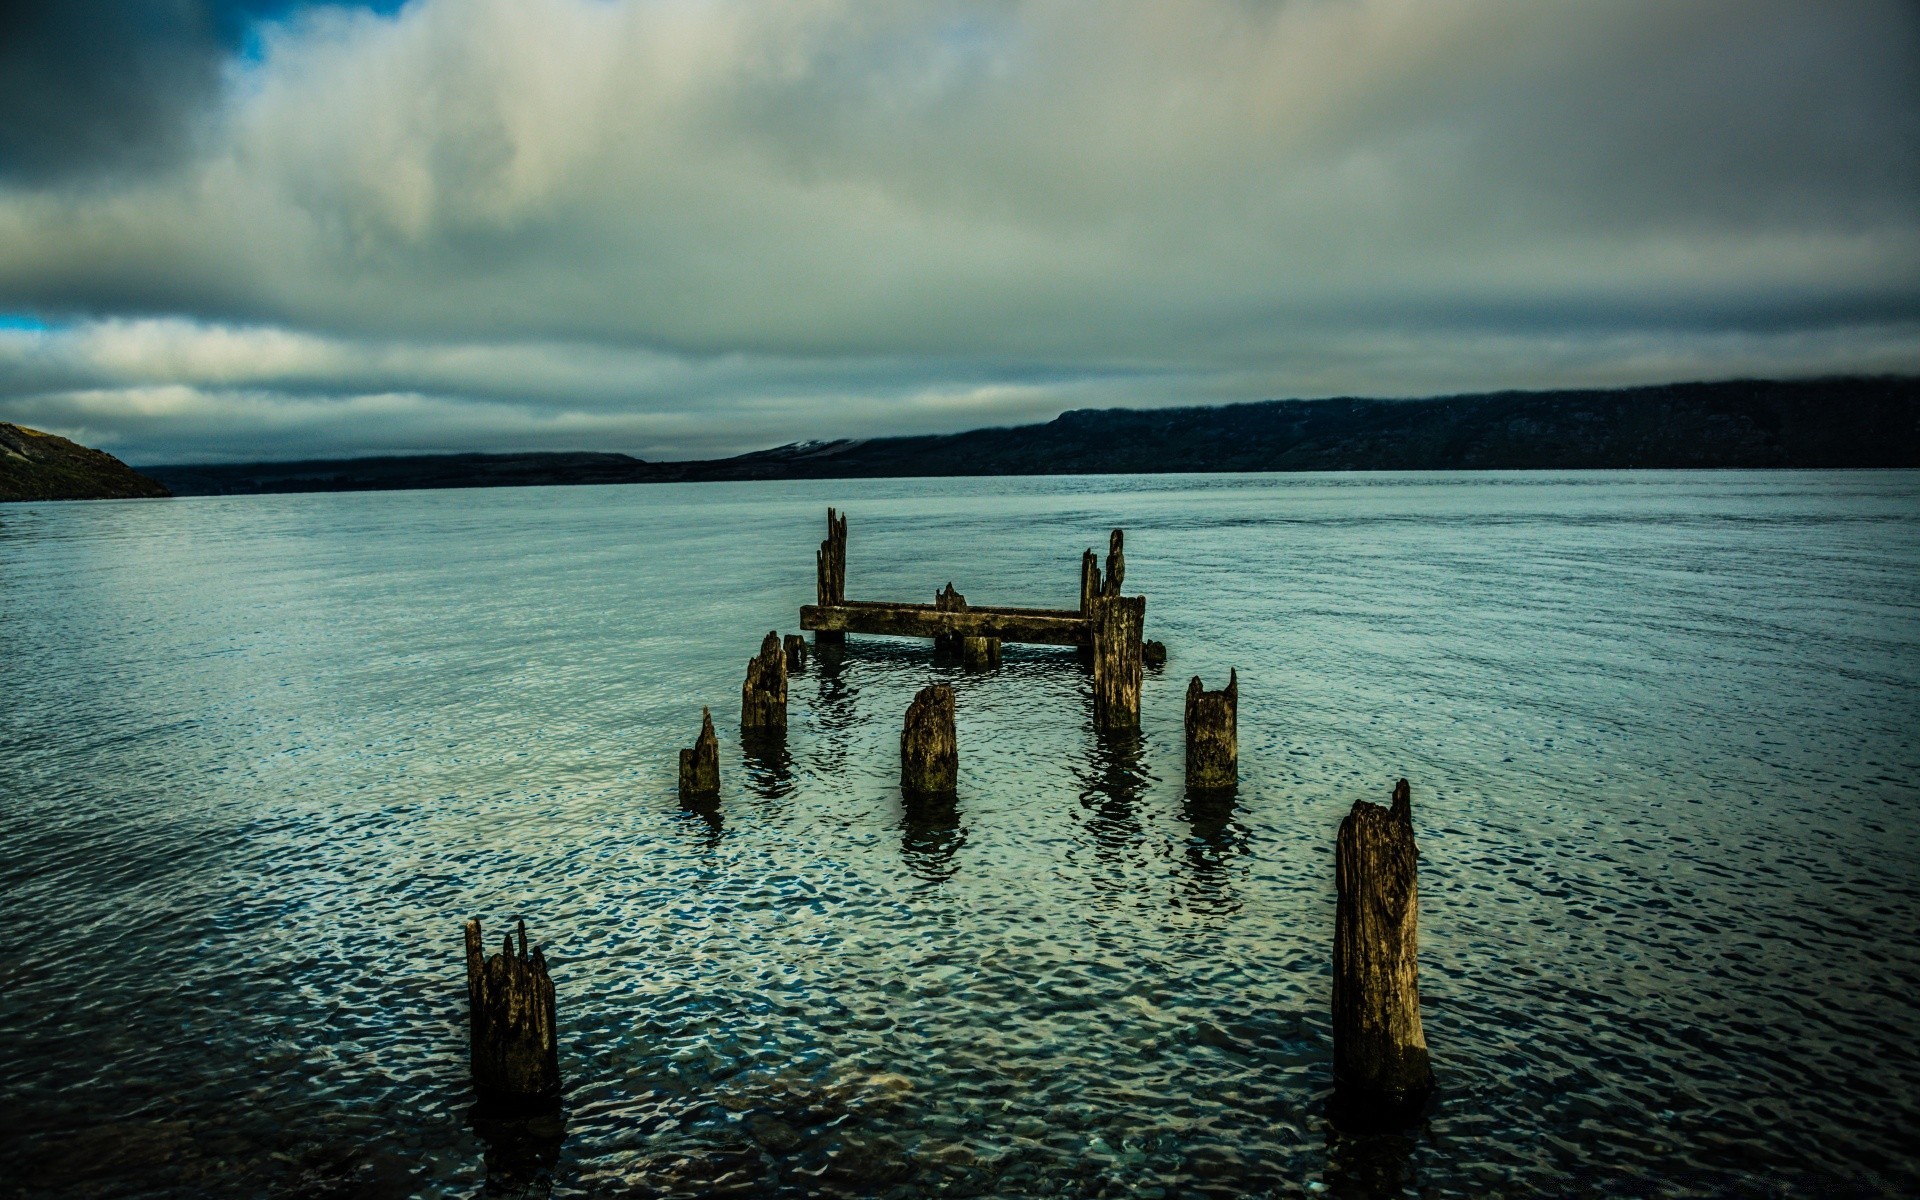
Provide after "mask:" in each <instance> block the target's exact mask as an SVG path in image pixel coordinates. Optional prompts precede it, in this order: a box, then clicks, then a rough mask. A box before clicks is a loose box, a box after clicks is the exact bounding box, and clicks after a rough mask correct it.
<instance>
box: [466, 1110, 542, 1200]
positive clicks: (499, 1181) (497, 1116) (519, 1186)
mask: <svg viewBox="0 0 1920 1200" xmlns="http://www.w3.org/2000/svg"><path fill="white" fill-rule="evenodd" d="M467 1123H468V1124H469V1125H471V1126H473V1131H474V1132H475V1133H477V1134H479V1135H480V1140H481V1141H482V1142H483V1143H485V1145H486V1159H485V1161H486V1168H487V1184H486V1190H485V1191H483V1192H482V1193H481V1194H482V1195H483V1196H490V1197H491V1196H500V1197H506V1196H513V1197H528V1198H530V1200H541V1198H544V1197H546V1196H549V1195H551V1194H552V1192H553V1172H554V1168H555V1167H556V1166H558V1165H559V1163H560V1145H561V1143H562V1142H564V1141H566V1138H567V1118H566V1115H565V1114H564V1113H559V1112H553V1113H536V1114H528V1115H518V1114H504V1113H497V1112H492V1111H489V1110H488V1109H487V1108H486V1106H484V1105H481V1104H475V1105H474V1106H473V1107H472V1108H471V1109H470V1110H468V1113H467Z"/></svg>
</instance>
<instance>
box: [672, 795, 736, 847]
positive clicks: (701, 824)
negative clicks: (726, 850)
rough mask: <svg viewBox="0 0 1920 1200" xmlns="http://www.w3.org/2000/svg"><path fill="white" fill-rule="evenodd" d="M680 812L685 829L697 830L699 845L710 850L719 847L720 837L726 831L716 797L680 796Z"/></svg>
mask: <svg viewBox="0 0 1920 1200" xmlns="http://www.w3.org/2000/svg"><path fill="white" fill-rule="evenodd" d="M680 811H681V812H682V813H683V814H685V816H686V818H687V827H688V828H689V829H692V830H697V832H698V836H699V839H700V843H701V844H702V845H703V846H705V847H706V848H707V849H709V850H712V849H714V848H715V847H717V846H719V845H720V835H721V834H722V833H724V832H725V831H726V823H727V822H726V818H725V816H723V815H722V814H721V812H720V798H719V797H718V796H682V797H680Z"/></svg>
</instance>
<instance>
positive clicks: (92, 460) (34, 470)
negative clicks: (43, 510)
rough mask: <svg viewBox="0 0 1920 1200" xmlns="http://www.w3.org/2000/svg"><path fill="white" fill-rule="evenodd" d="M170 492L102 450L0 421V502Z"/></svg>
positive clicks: (125, 497)
mask: <svg viewBox="0 0 1920 1200" xmlns="http://www.w3.org/2000/svg"><path fill="white" fill-rule="evenodd" d="M169 494H170V493H169V492H168V491H167V489H166V488H165V487H163V486H161V485H160V484H158V483H155V482H154V481H153V480H151V479H149V478H147V477H146V476H145V475H142V474H140V473H139V472H138V471H135V470H134V469H133V468H132V467H129V466H128V465H127V464H125V463H123V462H121V461H120V460H119V459H117V458H115V457H114V456H113V455H111V454H108V453H106V452H105V451H102V450H94V449H91V448H90V447H87V446H82V445H80V444H79V443H78V442H70V441H68V440H67V439H66V438H63V437H59V436H56V435H54V434H51V433H42V432H40V431H39V430H38V429H28V428H27V427H26V426H24V425H9V424H7V423H6V422H4V421H0V501H6V500H132V499H138V498H142V497H149V496H166V495H169Z"/></svg>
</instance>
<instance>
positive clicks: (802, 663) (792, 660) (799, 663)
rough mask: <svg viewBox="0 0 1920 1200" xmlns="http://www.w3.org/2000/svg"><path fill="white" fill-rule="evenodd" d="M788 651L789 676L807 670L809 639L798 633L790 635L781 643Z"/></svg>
mask: <svg viewBox="0 0 1920 1200" xmlns="http://www.w3.org/2000/svg"><path fill="white" fill-rule="evenodd" d="M781 644H782V645H783V646H785V648H786V651H787V674H789V675H791V674H793V673H795V672H796V671H804V670H806V669H807V639H806V638H804V637H802V636H800V635H799V634H797V633H790V634H788V635H787V636H786V639H785V640H784V641H783V642H782V643H781Z"/></svg>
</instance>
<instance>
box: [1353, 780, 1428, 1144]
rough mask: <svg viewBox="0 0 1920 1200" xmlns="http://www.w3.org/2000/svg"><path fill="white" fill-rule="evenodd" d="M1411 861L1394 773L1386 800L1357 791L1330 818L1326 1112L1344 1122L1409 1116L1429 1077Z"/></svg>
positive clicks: (1414, 861) (1406, 804)
mask: <svg viewBox="0 0 1920 1200" xmlns="http://www.w3.org/2000/svg"><path fill="white" fill-rule="evenodd" d="M1419 860H1420V854H1419V850H1418V849H1417V848H1416V847H1415V845H1414V840H1413V804H1412V799H1411V790H1410V789H1409V788H1408V786H1407V781H1406V780H1404V779H1402V780H1401V781H1400V782H1399V783H1397V784H1395V785H1394V789H1393V807H1392V808H1391V809H1386V808H1382V807H1380V806H1379V805H1377V804H1369V803H1368V802H1366V801H1364V800H1361V801H1358V802H1356V803H1355V804H1354V806H1353V811H1352V812H1350V813H1348V814H1347V819H1346V820H1345V821H1343V822H1341V824H1340V834H1339V838H1338V842H1337V849H1336V853H1335V866H1334V883H1335V887H1336V890H1337V891H1338V893H1339V900H1338V904H1337V908H1336V910H1335V915H1334V941H1333V1077H1334V1093H1335V1095H1334V1100H1335V1107H1336V1111H1337V1112H1339V1113H1342V1114H1344V1116H1345V1118H1346V1119H1347V1121H1348V1122H1349V1123H1351V1124H1363V1125H1382V1124H1389V1125H1390V1124H1398V1123H1402V1122H1404V1121H1406V1120H1409V1119H1411V1118H1412V1117H1414V1116H1416V1115H1417V1114H1418V1112H1419V1109H1420V1106H1421V1105H1422V1103H1423V1102H1424V1101H1425V1099H1426V1096H1427V1093H1428V1092H1429V1091H1430V1090H1431V1088H1432V1086H1433V1069H1432V1066H1431V1064H1430V1062H1429V1060H1428V1056H1427V1037H1426V1032H1425V1031H1424V1030H1423V1029H1422V1028H1421V1025H1420V987H1419V961H1418V957H1419V954H1418V952H1419V944H1418V943H1419V925H1420V896H1419Z"/></svg>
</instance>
